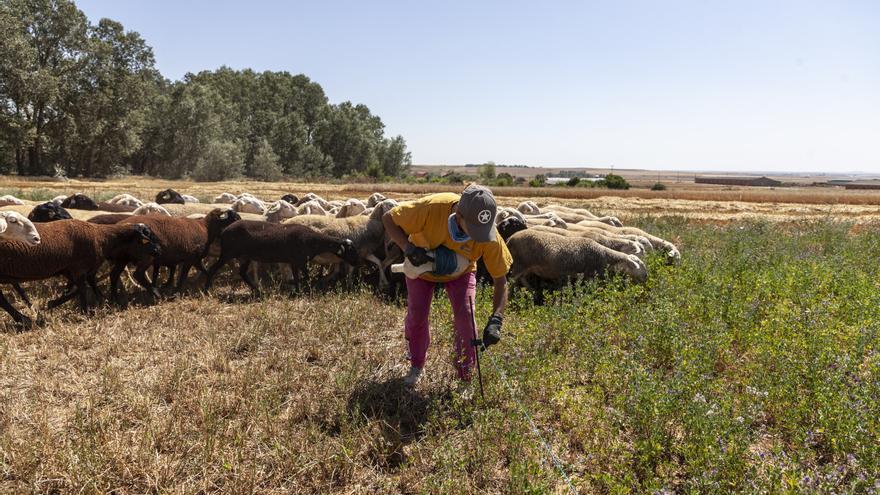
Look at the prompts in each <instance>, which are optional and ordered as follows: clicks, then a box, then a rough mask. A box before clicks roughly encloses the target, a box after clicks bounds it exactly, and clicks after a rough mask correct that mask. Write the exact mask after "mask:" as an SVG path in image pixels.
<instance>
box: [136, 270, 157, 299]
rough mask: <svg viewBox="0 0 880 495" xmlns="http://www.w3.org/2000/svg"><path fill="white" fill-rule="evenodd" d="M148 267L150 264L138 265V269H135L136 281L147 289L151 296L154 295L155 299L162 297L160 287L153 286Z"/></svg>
mask: <svg viewBox="0 0 880 495" xmlns="http://www.w3.org/2000/svg"><path fill="white" fill-rule="evenodd" d="M147 268H149V265H147V266H143V265H138V267H137V269H136V270H135V271H134V279H135V281H136V282H137V283H138V284H139V285H140V286H141V287H143V288H144V290H146V291H147V293H148V294H150V296H152V297H153V300H154V301H155V300H156V299H158V298H160V297H161V296H162V295H161V294H159V289H157V288H156V287H154V286H153V284H151V283H150V279H148V278H147Z"/></svg>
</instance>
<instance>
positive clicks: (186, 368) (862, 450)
mask: <svg viewBox="0 0 880 495" xmlns="http://www.w3.org/2000/svg"><path fill="white" fill-rule="evenodd" d="M166 187H174V188H175V189H177V190H179V191H181V192H184V193H189V194H194V195H196V196H197V197H200V198H201V199H203V200H205V199H209V198H210V197H211V196H213V195H215V194H217V193H220V192H223V191H230V192H241V191H250V192H253V193H257V194H259V195H261V196H266V197H275V196H280V194H281V193H282V192H285V193H286V192H294V193H297V192H306V191H314V192H317V193H319V194H322V195H325V196H327V197H330V198H337V197H338V198H342V197H348V196H357V197H365V196H366V195H367V194H366V193H367V192H372V191H373V190H379V191H382V192H388V193H391V194H389V195H390V196H394V197H402V198H408V197H413V196H415V195H416V194H419V193H423V192H426V191H428V190H433V188H425V187H423V186H409V185H387V184H380V185H319V184H298V183H290V184H287V183H284V184H261V183H253V182H235V183H223V184H194V183H172V182H166V181H157V180H140V179H127V180H117V181H107V182H89V183H52V182H27V181H24V182H15V181H7V182H0V194H6V193H13V194H19V195H21V196H23V197H25V198H27V199H33V200H38V199H44V198H48V197H52V196H54V195H56V194H62V193H69V192H74V191H82V192H85V193H86V194H90V195H92V196H95V197H96V198H104V197H109V196H110V195H112V194H115V193H117V192H133V193H136V194H138V195H140V196H144V197H151V196H153V195H155V193H156V192H158V191H159V190H161V189H164V188H166ZM532 192H534V193H544V194H547V193H551V192H552V193H556V192H557V190H556V189H540V190H529V189H509V190H508V189H501V190H500V191H499V195H500V198H501V201H502V202H503V203H505V204H515V203H516V202H517V201H519V200H520V199H522V198H526V197H531V198H534V197H535V196H532V195H531V193H532ZM559 192H560V197H554V198H539V199H538V200H539V202H540V203H550V202H555V201H558V202H562V203H564V204H572V205H586V206H589V207H590V208H592V209H594V210H596V212H597V213H598V212H602V213H608V214H616V215H618V216H620V217H621V218H623V219H624V220H625V222H627V223H630V224H635V225H638V226H641V227H642V228H644V229H645V230H647V231H649V232H652V233H656V234H657V235H660V236H661V237H664V238H667V239H669V240H671V241H673V242H675V243H677V244H678V245H679V247H680V248H681V250H682V255H683V259H682V264H681V265H680V266H674V267H673V266H666V265H664V264H663V263H662V260H661V259H659V257H656V258H652V259H650V260H649V268H650V276H649V280H648V282H647V283H646V284H645V285H633V284H629V283H626V282H624V281H622V280H619V279H610V280H603V281H596V282H591V283H588V284H586V285H584V286H579V287H574V288H571V289H567V290H565V291H562V292H559V293H556V294H554V295H552V296H551V297H550V299H549V300H548V304H547V305H545V306H534V305H533V304H532V302H531V298H530V297H528V295H527V294H524V293H522V292H520V293H518V294H516V295H515V296H514V298H513V301H512V305H511V309H510V311H509V314H508V316H507V318H506V320H505V337H504V339H503V340H502V342H501V344H499V345H498V346H497V347H494V348H493V349H492V350H491V351H490V353H491V355H492V357H493V361H492V362H489V361H488V357H489V356H485V357H484V361H483V372H484V379H485V382H486V383H485V385H486V396H485V399H480V398H479V396H477V398H475V399H474V400H462V399H461V397H460V396H459V395H458V394H457V393H456V392H455V391H454V386H455V381H454V372H453V370H452V367H451V365H450V364H449V363H450V358H451V353H452V349H451V347H452V345H451V343H452V328H451V314H450V310H449V304H448V302H447V301H446V299H445V297H438V298H436V299H435V301H434V310H433V312H432V332H433V333H432V342H433V346H432V348H431V351H430V352H429V362H428V366H427V370H426V374H425V376H424V380H423V381H422V382H421V383H420V384H419V386H418V387H417V389H416V390H415V391H414V392H412V393H408V392H404V391H403V390H402V388H401V377H402V376H403V374H404V373H405V371H406V369H407V362H406V361H405V359H404V349H405V347H404V342H403V338H402V335H401V334H402V332H401V329H402V322H403V317H404V315H405V307H404V306H403V305H402V304H400V302H399V301H394V300H386V299H384V298H382V297H379V296H377V295H375V294H374V293H373V292H372V291H371V290H370V289H369V288H366V287H361V288H356V289H354V290H352V291H340V292H332V293H327V294H317V293H313V294H311V295H307V296H292V295H291V294H289V293H287V292H286V291H285V290H283V289H276V290H269V291H267V295H266V296H265V297H264V298H263V299H259V300H255V299H252V298H250V297H249V296H248V291H247V289H246V287H245V286H244V285H243V284H241V283H240V282H239V281H237V279H236V277H234V276H233V275H232V271H227V272H226V274H225V275H224V276H223V278H222V280H220V281H219V282H218V284H216V285H217V288H216V289H215V290H213V291H212V293H211V294H210V295H202V294H200V293H199V292H198V291H196V290H191V291H190V293H189V294H187V295H184V296H182V297H179V298H176V299H169V300H165V301H163V302H161V303H160V304H157V305H154V306H149V305H144V304H141V303H140V299H139V298H138V297H134V299H133V301H132V304H131V305H130V306H129V307H128V308H126V309H117V308H113V307H109V306H104V307H102V308H100V309H98V310H97V311H96V312H95V313H94V314H91V315H82V314H80V313H78V312H77V311H76V310H75V309H74V308H72V307H64V308H61V309H59V310H56V311H52V312H46V311H41V312H40V315H41V316H42V317H43V319H44V322H43V324H42V325H41V326H40V327H39V328H37V329H35V330H33V331H29V332H23V333H15V332H13V331H11V330H12V329H11V328H10V327H8V326H7V327H5V328H6V329H7V332H6V333H3V334H0V492H5V493H118V494H124V493H194V494H195V493H333V494H349V493H364V494H367V493H451V494H459V493H481V494H482V493H489V494H501V493H523V494H525V493H529V494H537V493H566V485H565V483H564V482H563V481H562V479H561V478H560V476H559V474H558V473H557V472H556V471H555V470H554V468H553V466H552V465H551V464H549V463H548V462H547V461H546V460H545V457H544V454H543V451H542V449H541V447H540V444H539V443H538V441H537V440H536V439H535V437H534V436H533V434H532V432H531V429H530V427H529V425H528V423H527V422H526V420H525V419H524V418H523V416H522V415H521V410H520V408H519V406H518V403H517V400H518V401H521V403H522V404H523V405H524V406H525V407H526V408H527V409H528V410H529V411H530V412H531V413H532V415H533V416H534V419H535V422H536V424H537V425H538V427H539V428H540V429H541V432H542V434H543V435H544V436H545V437H546V438H547V441H548V442H549V444H550V446H551V448H552V449H553V450H554V451H555V452H556V453H557V454H558V455H559V457H560V458H561V460H562V462H563V465H564V467H565V469H566V470H567V471H568V473H569V474H570V475H571V477H572V479H573V481H574V483H575V485H576V486H577V487H578V489H579V491H580V493H731V492H736V493H872V492H877V491H878V490H880V477H878V474H877V473H878V471H880V421H878V418H880V403H878V400H877V398H878V397H880V354H878V349H880V317H878V313H877V308H878V307H880V284H878V282H877V281H878V280H880V268H878V264H877V263H876V261H877V259H878V258H880V234H878V229H877V228H876V223H875V222H876V221H877V220H880V204H878V203H880V202H878V201H877V199H878V197H880V196H871V198H873V199H872V200H871V201H868V199H866V197H865V198H861V197H860V198H861V199H859V200H858V201H862V200H864V203H858V202H857V201H856V200H853V203H855V204H853V203H848V202H846V201H844V200H840V199H839V198H838V200H837V201H835V202H826V201H816V202H813V203H810V202H795V203H788V202H785V201H784V200H783V198H777V199H775V200H774V201H773V202H770V203H761V202H754V201H747V200H736V201H733V200H726V199H725V200H708V199H687V198H672V197H639V196H636V195H634V194H627V195H622V196H611V195H609V193H608V192H607V191H604V192H603V194H604V195H603V196H599V197H591V196H587V197H564V196H562V193H567V192H568V191H566V190H564V189H561V190H559ZM576 192H578V193H580V192H583V193H589V194H592V193H593V192H595V191H594V190H584V191H580V190H578V191H576ZM670 193H674V191H672V192H670ZM27 290H28V291H29V293H31V294H32V295H33V296H34V299H35V302H36V305H37V307H42V306H43V305H44V304H45V302H46V300H47V299H49V298H50V296H52V295H53V294H57V292H58V291H60V290H61V283H60V282H53V283H42V284H28V286H27ZM128 290H129V291H131V292H134V289H133V288H131V287H129V289H128ZM7 294H8V291H7ZM489 300H490V295H489V293H488V292H486V291H483V292H481V293H480V294H479V295H478V308H477V313H478V314H481V315H484V314H486V313H487V312H488V311H489V307H488V306H489V304H490V302H489ZM3 316H4V317H5V315H3ZM481 319H482V318H481ZM3 321H4V323H5V322H7V321H8V320H3ZM478 323H481V322H478ZM492 363H494V364H496V365H497V366H498V368H499V369H501V370H503V371H504V372H505V373H506V375H507V376H508V377H509V379H510V381H511V384H512V387H513V393H514V394H516V396H517V397H516V400H515V399H514V398H513V397H511V392H510V391H509V390H508V389H507V388H506V387H505V385H504V383H503V382H502V380H501V377H500V375H499V373H498V370H497V369H496V368H495V367H493V365H492Z"/></svg>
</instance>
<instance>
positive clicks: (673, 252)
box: [578, 220, 681, 264]
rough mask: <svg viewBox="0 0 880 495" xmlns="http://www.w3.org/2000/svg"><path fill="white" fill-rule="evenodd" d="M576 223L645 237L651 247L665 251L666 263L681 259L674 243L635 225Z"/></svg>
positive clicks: (616, 232)
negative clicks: (616, 225)
mask: <svg viewBox="0 0 880 495" xmlns="http://www.w3.org/2000/svg"><path fill="white" fill-rule="evenodd" d="M578 225H583V226H586V227H596V228H600V229H604V230H607V231H609V232H613V233H615V234H627V235H634V236H637V237H643V238H646V239H647V240H648V242H649V243H650V245H651V247H652V248H653V249H659V250H662V251H663V252H664V253H666V262H667V263H669V264H677V263H678V262H679V261H681V253H680V252H679V250H678V248H677V247H676V246H675V244H672V243H671V242H669V241H667V240H665V239H661V238H659V237H657V236H655V235H651V234H649V233H647V232H645V231H644V230H642V229H638V228H636V227H612V226H611V225H607V224H605V223H602V222H596V221H589V220H586V221H582V222H578Z"/></svg>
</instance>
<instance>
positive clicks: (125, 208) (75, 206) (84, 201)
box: [61, 193, 137, 213]
mask: <svg viewBox="0 0 880 495" xmlns="http://www.w3.org/2000/svg"><path fill="white" fill-rule="evenodd" d="M61 207H62V208H67V209H70V210H93V211H94V210H101V211H109V212H117V213H121V212H132V211H134V210H136V209H137V207H134V206H129V205H122V204H113V203H107V202H102V203H96V202H95V201H94V200H93V199H92V198H90V197H88V196H86V195H85V194H82V193H76V194H74V195H72V196H68V197H67V199H65V200H64V201H62V202H61Z"/></svg>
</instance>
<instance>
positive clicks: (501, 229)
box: [497, 216, 529, 241]
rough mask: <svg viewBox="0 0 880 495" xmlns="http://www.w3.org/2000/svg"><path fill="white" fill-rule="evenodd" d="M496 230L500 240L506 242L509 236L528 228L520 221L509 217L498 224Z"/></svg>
mask: <svg viewBox="0 0 880 495" xmlns="http://www.w3.org/2000/svg"><path fill="white" fill-rule="evenodd" d="M497 228H498V233H499V234H500V235H501V238H502V239H504V240H505V241H506V240H507V239H510V236H512V235H513V234H516V233H517V232H519V231H521V230H526V229H527V228H529V227H528V225H526V223H525V222H524V221H523V220H522V219H520V218H517V217H514V216H511V217H510V218H507V219H506V220H504V221H503V222H501V223H499V224H498V227H497Z"/></svg>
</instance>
